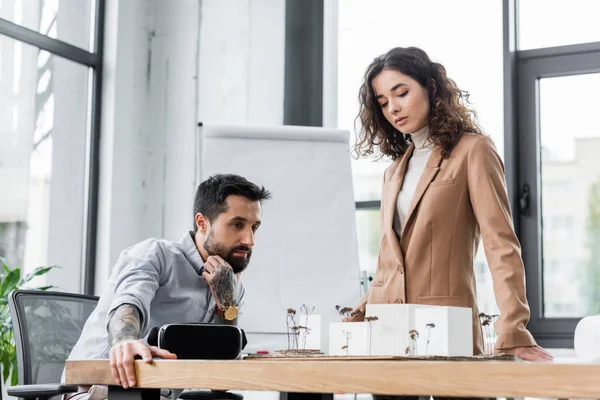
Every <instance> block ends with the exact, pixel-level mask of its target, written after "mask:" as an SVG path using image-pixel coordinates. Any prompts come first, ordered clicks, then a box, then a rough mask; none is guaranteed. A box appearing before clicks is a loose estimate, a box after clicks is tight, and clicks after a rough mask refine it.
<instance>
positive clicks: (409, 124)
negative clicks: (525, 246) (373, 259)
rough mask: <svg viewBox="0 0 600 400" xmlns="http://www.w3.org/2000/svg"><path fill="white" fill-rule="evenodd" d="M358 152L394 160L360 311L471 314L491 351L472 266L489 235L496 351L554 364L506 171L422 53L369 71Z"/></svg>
mask: <svg viewBox="0 0 600 400" xmlns="http://www.w3.org/2000/svg"><path fill="white" fill-rule="evenodd" d="M359 100H360V113H359V115H358V117H357V120H358V119H359V120H360V125H361V129H360V130H359V132H358V140H357V143H356V145H355V148H354V150H355V153H356V154H358V155H362V156H367V155H371V154H373V153H374V152H375V151H377V150H379V151H380V152H381V155H382V157H383V156H388V157H390V158H391V159H392V160H393V163H392V165H391V166H390V167H389V168H388V169H387V170H386V171H385V174H384V178H383V192H382V195H381V221H382V239H381V247H380V250H379V258H378V262H377V272H376V274H375V279H374V281H373V284H372V285H371V287H370V289H369V291H368V293H367V294H366V295H365V296H364V297H363V298H362V299H361V300H360V302H359V303H358V305H357V306H356V307H355V312H357V313H356V315H357V317H356V318H355V320H356V319H360V318H361V315H362V316H364V312H365V308H366V304H367V303H373V304H378V303H416V304H429V305H443V306H459V307H471V308H472V310H473V327H474V329H473V352H474V354H481V353H483V338H482V332H481V327H480V322H479V318H478V314H479V311H478V309H477V304H476V298H477V296H476V290H475V276H474V272H473V260H474V257H475V254H476V251H477V248H478V244H479V241H480V238H482V239H483V244H484V248H485V252H486V256H487V260H488V264H489V266H490V270H491V273H492V277H493V280H494V291H495V295H496V301H497V303H498V307H499V309H500V317H499V319H498V321H497V322H496V325H495V328H496V332H497V333H498V339H497V341H496V351H497V352H503V353H511V354H514V355H515V356H517V357H519V358H521V359H523V360H526V361H549V360H552V356H551V355H550V354H548V353H547V352H546V351H545V350H544V349H542V348H541V347H539V346H537V345H536V342H535V340H534V339H533V337H532V336H531V334H530V333H529V332H528V331H527V329H526V327H525V326H526V324H527V322H528V320H529V307H528V305H527V299H526V297H525V277H524V268H523V261H522V259H521V249H520V245H519V241H518V239H517V237H516V235H515V232H514V230H513V224H512V219H511V212H510V205H509V202H508V196H507V192H506V182H505V177H504V166H503V163H502V160H501V159H500V156H499V155H498V153H497V152H496V149H495V147H494V144H493V143H492V141H491V140H490V139H489V138H488V137H487V136H485V135H483V133H482V131H481V128H480V127H479V126H478V125H477V124H476V123H475V122H474V119H475V113H474V112H473V111H470V110H469V109H468V108H467V107H466V105H465V104H466V103H468V94H467V93H466V92H463V91H461V90H460V89H458V87H457V86H456V83H455V82H454V81H452V80H451V79H449V78H448V77H447V76H446V70H445V68H444V67H443V66H442V65H441V64H438V63H434V62H432V61H431V60H430V59H429V57H428V56H427V54H426V53H425V52H424V51H423V50H421V49H418V48H415V47H409V48H394V49H392V50H390V51H389V52H388V53H386V54H384V55H382V56H380V57H377V58H376V59H375V60H374V61H373V62H372V63H371V65H370V66H369V67H368V68H367V71H366V73H365V76H364V81H363V84H362V86H361V88H360V94H359Z"/></svg>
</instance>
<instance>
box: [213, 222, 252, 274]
mask: <svg viewBox="0 0 600 400" xmlns="http://www.w3.org/2000/svg"><path fill="white" fill-rule="evenodd" d="M213 242H214V235H213V231H212V229H211V230H210V232H208V236H207V237H206V241H205V242H204V250H206V252H207V253H208V255H209V256H219V257H221V258H222V259H223V260H225V261H227V262H228V263H229V265H231V268H232V269H233V272H234V273H236V274H237V273H239V272H242V271H243V270H245V269H246V267H247V266H248V263H249V262H250V257H251V256H252V249H251V248H250V247H247V246H242V245H239V246H233V247H232V248H230V249H226V248H225V246H223V245H222V244H221V243H213ZM236 251H245V252H247V254H246V257H236V256H234V255H233V253H234V252H236Z"/></svg>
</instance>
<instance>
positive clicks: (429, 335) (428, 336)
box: [425, 322, 435, 356]
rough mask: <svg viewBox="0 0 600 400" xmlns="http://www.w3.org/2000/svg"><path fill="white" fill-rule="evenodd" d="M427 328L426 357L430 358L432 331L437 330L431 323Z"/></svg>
mask: <svg viewBox="0 0 600 400" xmlns="http://www.w3.org/2000/svg"><path fill="white" fill-rule="evenodd" d="M425 328H426V329H427V343H425V355H426V356H428V355H429V339H430V338H431V330H432V329H433V328H435V324H434V323H433V322H430V323H428V324H427V325H425Z"/></svg>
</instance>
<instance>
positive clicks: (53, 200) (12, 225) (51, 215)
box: [0, 35, 89, 292]
mask: <svg viewBox="0 0 600 400" xmlns="http://www.w3.org/2000/svg"><path fill="white" fill-rule="evenodd" d="M0 53H1V54H2V57H1V60H2V61H1V62H2V64H1V65H0V70H1V71H2V77H1V79H0V126H1V127H2V129H1V130H0V182H2V187H3V188H10V190H6V191H3V195H2V196H0V256H3V257H5V258H6V259H7V260H8V262H9V263H10V264H11V266H13V267H16V266H22V267H23V268H24V270H25V272H28V271H31V270H32V269H34V268H36V267H38V266H43V265H60V266H61V267H62V269H61V270H60V271H58V272H53V273H52V277H51V278H50V279H52V281H51V282H50V283H52V284H58V286H59V287H60V288H61V290H66V291H73V292H77V291H79V290H80V279H79V278H80V268H81V251H82V243H83V232H82V231H83V213H84V211H83V210H84V183H85V157H86V136H87V131H88V129H87V127H88V107H87V104H88V101H87V99H88V75H89V69H88V68H87V67H85V66H82V65H79V64H75V63H73V62H71V61H67V60H64V59H61V58H59V57H57V56H54V55H50V54H48V53H46V52H43V51H40V50H39V49H38V48H36V47H33V46H30V45H27V44H24V43H22V42H19V41H16V40H13V39H11V38H8V37H6V36H1V35H0Z"/></svg>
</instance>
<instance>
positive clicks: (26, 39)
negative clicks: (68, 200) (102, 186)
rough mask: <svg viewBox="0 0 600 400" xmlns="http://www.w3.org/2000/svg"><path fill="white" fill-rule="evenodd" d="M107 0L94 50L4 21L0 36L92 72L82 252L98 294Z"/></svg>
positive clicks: (98, 4) (89, 286)
mask: <svg viewBox="0 0 600 400" xmlns="http://www.w3.org/2000/svg"><path fill="white" fill-rule="evenodd" d="M105 9H106V0H94V6H93V10H94V13H93V15H90V23H91V24H92V27H91V29H92V30H93V38H94V39H93V43H92V51H88V50H85V49H82V48H80V47H77V46H74V45H72V44H69V43H66V42H63V41H61V40H58V39H54V38H50V37H48V36H46V35H44V34H42V33H39V32H37V31H35V30H32V29H28V28H26V27H24V26H22V25H18V24H15V23H13V22H11V21H8V20H6V19H2V18H0V35H3V36H7V37H10V38H13V39H15V40H17V41H20V42H23V43H27V44H29V45H32V46H35V47H37V48H38V49H39V50H45V51H47V52H49V53H51V54H53V55H57V56H59V57H62V58H64V59H67V60H70V61H73V62H75V63H77V64H81V65H83V66H86V67H88V68H90V69H91V70H92V73H91V85H90V88H89V89H90V95H89V99H90V104H89V105H88V109H89V112H90V119H89V126H88V132H87V136H88V137H87V148H86V152H87V154H86V160H87V164H86V182H85V192H84V210H85V215H84V227H83V232H84V236H85V238H84V249H83V251H82V260H81V261H82V265H83V293H84V294H88V295H92V294H93V293H94V285H95V276H96V239H97V226H98V188H99V173H100V121H101V105H102V63H103V48H104V25H105Z"/></svg>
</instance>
